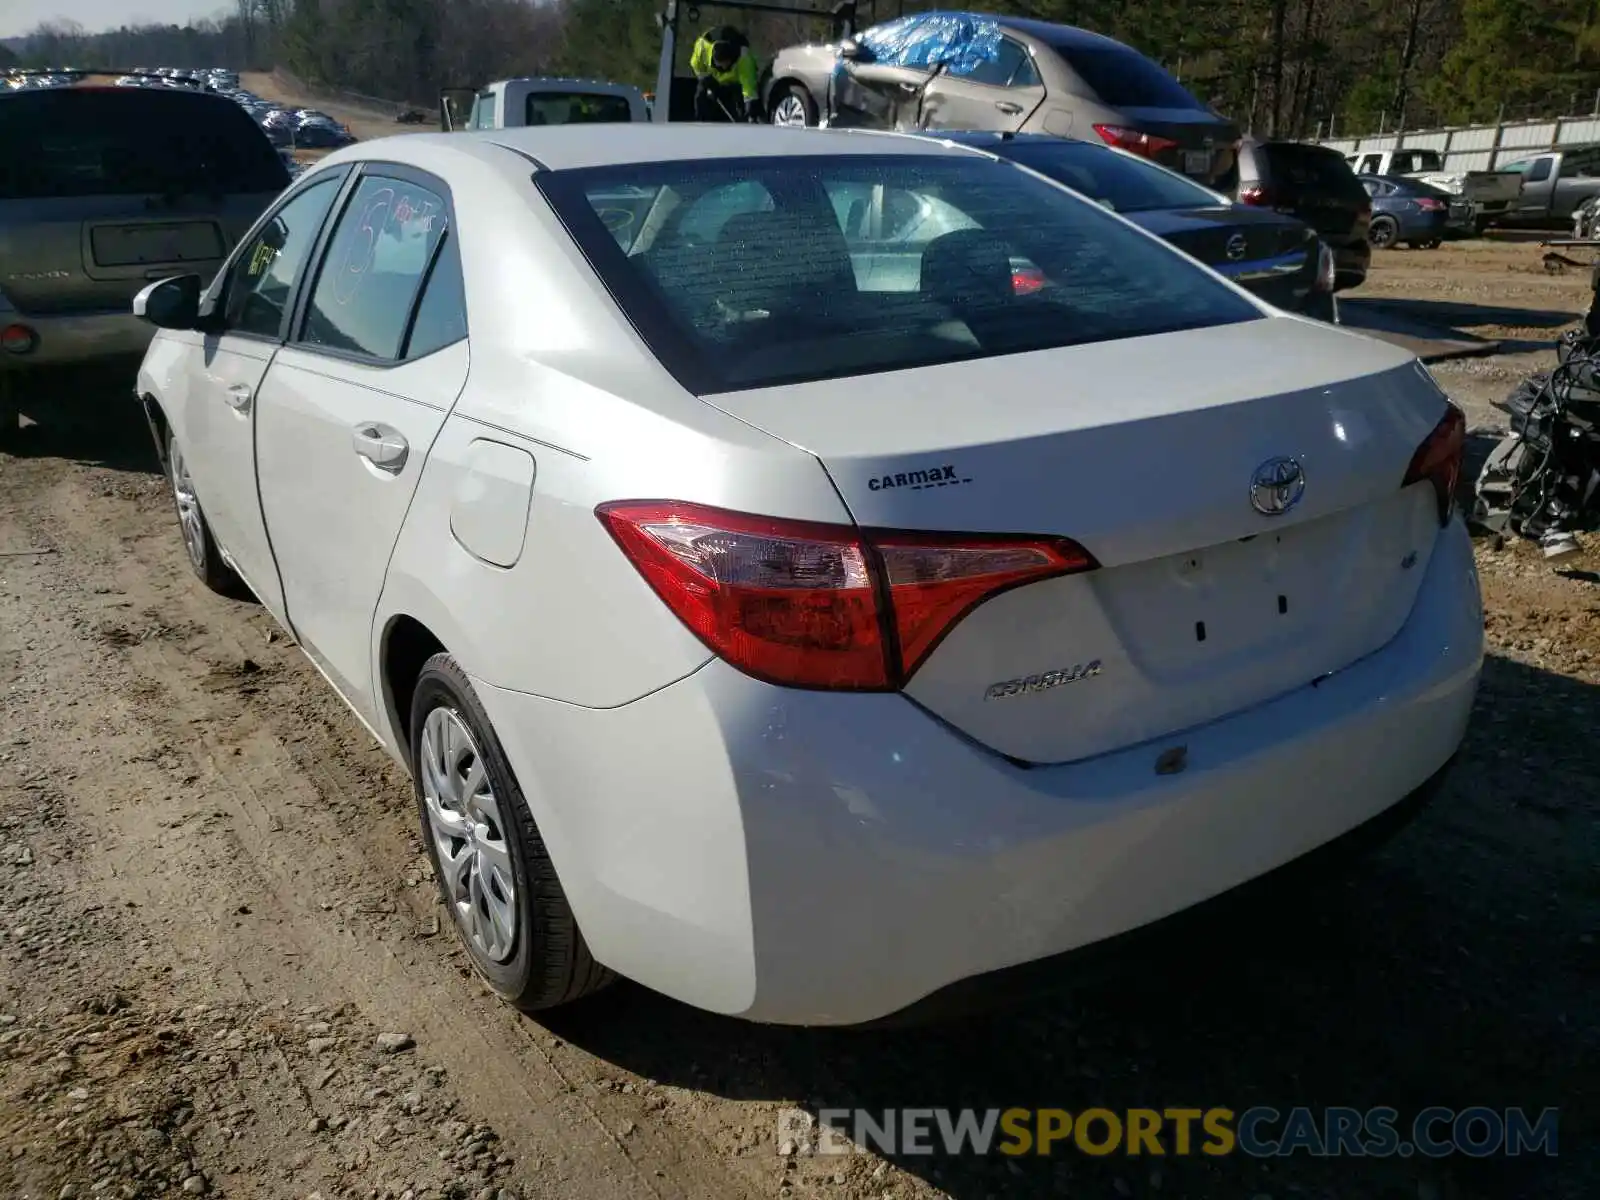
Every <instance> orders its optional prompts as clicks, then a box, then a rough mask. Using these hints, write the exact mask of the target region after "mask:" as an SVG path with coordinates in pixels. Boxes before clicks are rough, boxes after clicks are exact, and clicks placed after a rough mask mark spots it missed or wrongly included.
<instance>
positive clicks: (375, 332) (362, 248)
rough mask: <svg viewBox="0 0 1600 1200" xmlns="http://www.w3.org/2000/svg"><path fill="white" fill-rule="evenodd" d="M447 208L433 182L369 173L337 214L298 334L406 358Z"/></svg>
mask: <svg viewBox="0 0 1600 1200" xmlns="http://www.w3.org/2000/svg"><path fill="white" fill-rule="evenodd" d="M448 212H449V210H448V209H447V207H446V206H445V202H444V199H443V198H442V197H441V196H439V195H438V194H437V193H436V192H434V191H432V190H430V189H429V188H425V187H421V186H419V185H418V184H415V183H411V182H409V181H407V180H402V179H391V178H388V177H386V176H383V175H367V176H365V177H364V178H363V179H362V180H361V183H360V184H359V185H358V186H357V187H356V190H355V194H354V195H353V196H351V198H350V203H349V204H348V205H347V206H346V208H345V210H344V213H343V214H342V215H341V216H340V217H339V224H338V225H337V226H336V227H335V228H334V231H333V237H332V238H330V239H329V241H328V252H327V254H326V255H325V256H324V258H323V263H322V270H321V272H320V273H319V275H318V276H317V282H316V287H315V288H314V289H313V290H312V293H311V302H310V304H309V305H308V306H307V308H306V317H305V327H304V328H303V329H302V331H301V334H300V340H301V341H302V342H303V343H305V344H306V345H307V346H313V347H325V348H326V349H329V350H337V351H341V352H343V353H346V354H356V355H361V356H363V357H366V358H376V359H382V360H386V361H394V360H396V359H399V358H400V357H401V350H402V346H403V344H404V341H405V335H406V330H407V326H408V324H409V322H410V319H411V309H412V303H413V301H415V300H416V297H417V292H418V290H419V289H420V288H421V287H422V281H423V279H424V277H425V276H426V275H427V274H428V269H429V267H430V266H431V265H432V263H433V258H434V251H435V250H436V249H437V247H438V245H439V240H440V238H442V237H443V236H444V232H445V223H446V218H447V215H448Z"/></svg>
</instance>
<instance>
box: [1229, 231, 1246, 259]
mask: <svg viewBox="0 0 1600 1200" xmlns="http://www.w3.org/2000/svg"><path fill="white" fill-rule="evenodd" d="M1246 249H1248V246H1247V245H1246V243H1245V240H1244V234H1242V233H1236V234H1234V235H1233V236H1232V237H1231V238H1229V239H1228V245H1227V251H1228V261H1229V262H1238V261H1239V260H1240V259H1241V258H1243V257H1244V252H1245V250H1246Z"/></svg>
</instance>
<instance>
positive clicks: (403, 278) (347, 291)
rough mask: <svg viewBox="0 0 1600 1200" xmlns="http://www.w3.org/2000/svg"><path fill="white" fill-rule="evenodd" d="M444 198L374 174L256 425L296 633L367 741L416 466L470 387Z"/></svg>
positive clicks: (405, 174)
mask: <svg viewBox="0 0 1600 1200" xmlns="http://www.w3.org/2000/svg"><path fill="white" fill-rule="evenodd" d="M451 214H452V209H451V204H450V194H449V190H448V188H447V187H446V186H445V185H444V183H443V182H442V181H440V180H438V179H435V178H434V177H432V176H429V175H424V174H422V173H420V172H416V171H413V170H410V169H407V168H404V167H399V166H394V165H390V164H378V163H375V164H368V165H367V167H366V168H365V173H364V174H363V175H362V176H361V177H360V179H359V180H358V181H357V183H356V186H355V187H354V189H353V190H352V191H351V193H350V199H349V201H348V202H347V203H346V204H345V206H344V209H343V212H342V214H341V215H340V216H339V217H338V220H337V224H336V225H335V226H334V228H333V232H332V236H331V237H330V238H329V239H328V241H327V249H326V252H325V253H324V254H323V256H322V261H321V264H320V267H318V269H317V271H316V273H315V274H314V275H313V276H312V282H311V283H310V285H309V287H308V288H307V289H306V294H305V296H304V297H303V298H302V300H301V302H300V305H299V308H300V310H301V312H300V314H299V316H298V317H297V318H296V320H297V326H298V327H297V330H296V333H295V336H294V337H293V338H291V340H290V343H289V344H288V345H287V346H285V347H284V349H283V350H281V351H280V352H279V353H278V355H277V356H276V358H274V360H273V362H272V365H271V368H270V370H269V371H268V372H267V376H266V380H265V381H264V383H263V384H262V387H261V392H260V399H259V402H258V409H257V418H256V457H257V470H258V473H259V479H260V492H261V511H262V513H263V515H264V517H265V520H266V528H267V531H268V533H269V534H270V536H271V539H272V549H273V553H274V555H275V556H276V560H277V567H278V573H279V575H280V577H281V578H282V581H283V592H284V602H285V606H286V608H287V610H288V623H289V626H290V628H291V629H293V630H294V632H295V635H296V636H297V637H298V638H299V639H300V641H301V644H302V645H303V646H304V647H305V649H306V651H307V652H308V653H309V654H310V655H311V656H312V657H313V658H314V659H315V660H316V662H317V663H318V665H319V666H321V667H322V669H323V671H324V672H325V673H326V674H327V676H328V678H329V679H330V680H331V681H332V682H333V684H334V686H335V687H337V688H338V689H339V691H340V692H341V693H342V694H343V695H344V697H345V699H346V700H347V701H349V703H350V704H351V706H352V707H353V708H355V709H356V711H357V712H359V713H360V714H361V715H362V716H363V717H364V718H365V719H366V720H367V722H368V723H369V724H371V725H372V726H373V727H374V728H377V727H379V726H380V720H379V709H380V708H381V703H380V701H379V699H378V696H377V692H376V690H375V684H374V680H373V676H372V659H371V633H372V619H373V612H374V610H375V609H376V606H377V602H378V595H379V593H380V592H381V591H382V588H383V580H384V574H385V572H386V571H387V569H388V565H389V554H390V552H391V551H392V550H393V548H394V543H395V539H396V538H397V537H398V536H399V533H400V526H401V523H402V522H403V521H404V519H405V514H406V510H407V508H408V507H409V505H410V503H411V494H412V492H413V491H414V490H415V489H416V485H417V480H418V478H419V477H420V475H421V473H422V465H423V461H424V460H425V459H426V458H427V455H428V450H429V448H430V447H431V446H432V445H433V439H434V437H435V435H436V434H437V433H438V432H439V429H440V427H441V426H442V425H443V423H444V419H445V416H446V414H448V412H449V411H450V408H451V406H452V405H453V404H454V403H455V401H456V397H457V395H459V394H460V391H461V388H462V386H463V385H464V384H465V383H466V378H467V362H468V356H467V341H466V337H467V325H466V306H465V298H464V294H463V287H462V278H461V266H460V256H459V252H458V249H457V243H456V231H455V229H454V227H453V223H452V216H451Z"/></svg>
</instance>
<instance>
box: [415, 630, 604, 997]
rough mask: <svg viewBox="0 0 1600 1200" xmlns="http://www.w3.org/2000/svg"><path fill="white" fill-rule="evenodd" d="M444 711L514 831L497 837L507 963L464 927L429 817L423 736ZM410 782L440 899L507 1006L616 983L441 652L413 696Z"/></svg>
mask: <svg viewBox="0 0 1600 1200" xmlns="http://www.w3.org/2000/svg"><path fill="white" fill-rule="evenodd" d="M439 709H445V710H447V714H449V715H453V716H454V717H455V718H456V719H457V720H459V721H460V722H461V723H462V724H463V725H464V726H465V727H466V729H467V731H468V732H469V733H470V735H471V738H472V741H473V742H475V743H476V748H477V749H478V750H479V751H481V754H482V759H483V762H482V766H483V768H484V771H485V773H486V775H487V777H488V783H489V787H490V790H491V792H492V794H493V796H494V797H495V800H496V805H495V807H496V808H497V809H498V811H499V813H500V816H501V818H502V819H503V820H505V821H506V822H507V826H508V827H507V828H504V829H501V830H499V831H498V832H499V834H500V835H501V838H502V840H503V842H504V844H505V847H506V849H507V851H508V854H509V858H510V860H511V865H512V872H513V875H514V876H515V878H514V888H515V892H516V895H515V909H516V914H517V925H516V930H515V935H514V938H513V940H512V949H511V952H510V954H509V956H507V957H505V958H503V959H502V960H500V961H496V960H495V959H494V958H493V957H491V956H490V955H488V954H486V953H485V952H484V949H483V948H482V947H480V946H479V945H478V944H477V943H476V942H475V941H474V940H473V937H472V934H471V931H470V930H469V929H468V928H466V927H465V926H464V924H463V918H462V916H461V914H460V913H459V911H458V909H457V907H456V905H455V903H454V902H453V901H452V898H451V896H450V893H449V888H448V885H447V884H446V881H445V872H444V870H443V868H442V866H441V863H440V859H439V847H438V843H437V842H436V840H435V837H434V832H433V826H432V823H431V821H430V819H429V816H428V803H427V797H426V795H425V791H424V784H423V771H424V769H425V764H424V762H423V741H424V737H423V733H424V727H425V725H426V724H427V721H428V717H429V716H430V714H432V713H434V712H435V711H436V710H439ZM460 765H461V764H460V763H453V764H450V765H449V767H448V768H447V769H450V770H454V769H457V768H458V767H459V766H460ZM411 778H412V790H413V793H414V794H415V796H416V801H417V814H418V819H419V820H420V821H421V823H422V841H423V845H425V846H426V847H427V850H428V861H429V862H430V863H432V864H433V877H434V880H435V881H436V882H437V883H438V885H439V896H440V899H441V901H442V902H443V904H444V906H445V909H446V911H447V912H449V914H450V922H451V925H452V927H453V928H454V929H455V931H456V937H457V938H458V939H459V940H460V942H461V945H462V947H463V948H464V949H465V950H466V952H467V957H468V958H469V959H470V960H471V962H472V966H473V969H474V970H476V971H477V972H478V974H479V975H480V976H481V977H482V978H483V980H484V982H486V983H487V984H488V985H489V986H490V987H491V988H493V989H494V991H495V992H496V993H497V994H498V995H499V996H500V997H501V998H502V999H503V1000H505V1001H506V1002H507V1003H509V1004H511V1005H513V1006H514V1007H516V1008H519V1009H521V1010H522V1011H523V1012H530V1013H531V1012H538V1011H540V1010H543V1009H550V1008H555V1007H557V1006H558V1005H563V1004H570V1003H571V1002H573V1001H574V1000H578V999H581V998H582V997H584V996H587V995H589V994H590V993H592V992H597V991H599V990H600V989H601V988H603V987H605V986H606V985H607V984H609V983H611V982H612V981H613V980H614V979H615V978H616V976H615V975H614V974H613V973H612V972H611V971H610V970H608V969H607V968H605V967H603V966H601V965H600V964H599V963H597V962H595V960H594V957H593V956H592V955H591V954H590V953H589V947H588V945H587V944H586V943H585V942H584V940H583V933H582V932H581V931H580V930H579V929H578V922H577V919H576V918H575V917H574V916H573V914H572V906H571V905H570V904H569V903H568V902H567V894H566V892H565V891H563V890H562V887H561V881H560V880H559V879H558V878H557V877H556V870H555V865H554V864H553V863H552V862H551V861H550V854H549V851H548V850H547V849H546V848H545V844H544V838H542V837H541V836H540V834H539V830H538V827H537V826H535V825H534V822H533V816H532V814H531V813H530V812H529V811H528V804H527V801H526V799H524V797H523V794H522V789H521V787H519V786H518V784H517V780H516V776H515V775H513V774H512V771H511V765H510V763H509V762H507V761H506V756H505V751H504V750H503V749H502V748H501V745H500V739H499V738H498V737H496V736H495V732H494V727H493V726H492V725H491V724H490V723H489V717H488V714H486V713H485V712H484V711H483V705H482V704H480V703H479V702H478V697H477V695H476V693H474V692H473V690H472V684H471V682H470V681H469V680H468V679H467V674H466V672H465V671H463V670H462V669H461V666H460V664H459V663H457V662H456V660H455V659H453V658H451V657H450V655H448V654H435V655H434V656H433V657H432V658H430V659H429V660H428V661H427V662H426V663H424V664H423V667H422V673H421V674H420V675H419V676H418V677H417V687H416V691H415V692H413V693H412V698H411Z"/></svg>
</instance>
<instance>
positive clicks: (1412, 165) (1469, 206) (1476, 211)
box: [1345, 147, 1522, 233]
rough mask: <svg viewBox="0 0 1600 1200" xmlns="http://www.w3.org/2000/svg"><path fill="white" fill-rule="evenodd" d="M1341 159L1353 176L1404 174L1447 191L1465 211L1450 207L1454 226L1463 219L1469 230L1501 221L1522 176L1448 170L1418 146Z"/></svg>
mask: <svg viewBox="0 0 1600 1200" xmlns="http://www.w3.org/2000/svg"><path fill="white" fill-rule="evenodd" d="M1345 161H1347V162H1348V163H1349V164H1350V166H1351V168H1352V169H1353V170H1354V171H1355V173H1356V174H1357V175H1385V176H1405V177H1408V178H1412V179H1418V180H1421V181H1422V182H1423V183H1426V184H1429V185H1430V186H1432V187H1435V188H1438V189H1439V190H1440V191H1443V192H1445V193H1447V194H1448V195H1450V196H1451V197H1453V198H1454V199H1455V201H1456V203H1457V204H1461V205H1464V206H1465V208H1466V210H1467V211H1466V215H1465V218H1463V216H1462V215H1461V212H1462V210H1460V209H1456V210H1453V218H1452V220H1453V223H1454V225H1456V226H1458V227H1459V226H1462V225H1463V221H1465V224H1466V225H1467V226H1468V227H1470V231H1471V232H1473V233H1481V232H1482V231H1483V230H1485V229H1487V228H1488V227H1489V226H1491V225H1497V224H1500V223H1501V222H1503V221H1504V220H1505V218H1506V217H1507V216H1509V215H1510V214H1511V212H1512V210H1513V209H1514V208H1515V207H1516V204H1517V197H1518V196H1519V195H1521V193H1522V175H1521V174H1520V173H1519V172H1517V171H1508V170H1505V169H1501V170H1499V171H1452V170H1450V169H1449V168H1448V167H1447V166H1445V160H1444V155H1442V154H1440V153H1439V151H1437V150H1431V149H1426V148H1422V147H1408V148H1405V149H1400V150H1369V151H1364V152H1362V153H1360V154H1352V155H1350V156H1349V157H1348V158H1347V159H1346V160H1345Z"/></svg>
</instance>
